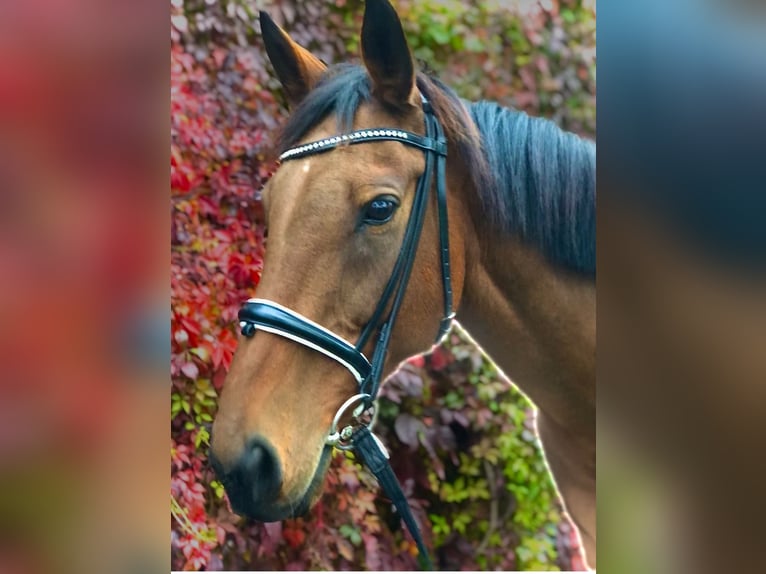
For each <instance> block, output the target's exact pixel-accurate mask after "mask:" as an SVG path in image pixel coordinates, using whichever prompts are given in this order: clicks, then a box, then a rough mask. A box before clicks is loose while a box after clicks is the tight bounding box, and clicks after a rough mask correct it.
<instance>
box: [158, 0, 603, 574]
mask: <svg viewBox="0 0 766 574" xmlns="http://www.w3.org/2000/svg"><path fill="white" fill-rule="evenodd" d="M172 5H173V9H172V16H171V23H172V27H171V40H172V45H171V106H172V115H171V133H172V142H171V204H172V236H171V241H172V263H171V270H172V271H171V287H172V363H171V369H172V375H173V386H172V398H171V417H172V423H171V424H172V452H171V455H172V456H171V460H172V476H171V491H172V498H171V505H172V516H173V521H172V566H173V568H175V569H187V570H200V569H221V568H224V569H231V570H238V569H245V570H249V569H253V570H262V569H269V570H281V569H298V570H304V569H329V570H347V569H371V570H381V569H382V570H392V569H398V570H401V569H415V568H417V562H416V559H415V556H414V554H415V553H416V550H415V547H414V544H413V542H412V541H411V539H410V538H409V535H407V534H405V532H404V531H403V528H402V526H401V524H400V522H399V520H398V518H397V517H396V516H395V515H394V514H393V513H392V509H391V507H390V503H389V502H388V501H387V499H386V497H385V496H382V495H378V487H377V485H376V484H375V480H374V479H373V478H372V476H371V475H370V474H369V472H367V471H366V470H362V469H361V468H360V467H359V465H358V464H356V463H355V462H354V460H353V458H344V457H343V456H342V455H339V456H337V457H336V459H335V460H334V463H333V465H332V468H331V470H330V473H329V476H328V479H327V483H326V488H325V495H324V497H323V498H322V500H321V501H320V502H319V504H318V505H317V506H316V507H315V508H314V509H313V510H312V511H311V512H310V513H309V514H308V515H307V516H306V517H304V518H301V519H296V520H286V521H284V522H282V523H276V524H268V525H264V524H258V523H254V522H248V521H246V520H244V519H241V518H239V517H238V516H236V515H233V514H232V513H231V512H230V510H229V508H228V504H227V502H226V500H225V498H224V494H223V489H222V487H221V485H220V484H219V483H217V482H216V481H215V477H214V475H213V473H212V471H211V469H210V468H209V466H208V463H207V449H208V441H209V438H210V435H209V429H210V422H211V420H212V417H213V416H214V415H215V410H216V398H217V394H218V392H219V391H220V389H221V384H222V381H223V378H224V374H225V373H226V370H227V368H228V366H229V363H230V361H231V356H232V353H233V352H234V349H235V346H236V336H235V328H236V320H235V319H236V313H237V311H238V309H239V306H240V305H241V303H242V302H243V301H245V300H246V299H247V298H249V297H251V296H253V294H254V292H255V290H256V288H257V285H258V278H259V274H260V271H261V266H262V258H263V249H264V237H263V235H264V228H263V220H262V213H261V205H260V196H259V190H260V188H261V186H262V185H263V184H264V182H265V181H266V179H267V178H268V177H269V175H270V173H271V171H272V170H273V169H275V162H274V160H275V154H274V151H273V150H272V149H271V144H272V142H273V141H274V140H275V134H276V129H277V128H278V126H279V125H280V124H281V123H282V122H283V121H284V119H285V118H286V116H287V113H288V111H287V109H286V106H285V102H284V100H283V96H282V93H281V89H280V86H279V83H278V81H277V80H276V77H275V76H274V74H273V73H272V72H271V67H270V64H268V63H267V59H266V54H265V50H264V49H263V46H262V43H261V39H260V28H259V24H258V20H257V11H258V10H259V9H265V10H267V11H268V12H269V14H270V15H271V16H272V17H273V18H274V19H275V20H276V21H277V23H279V24H280V25H281V26H282V27H284V28H285V29H286V30H287V31H288V32H289V33H290V34H291V36H292V38H293V39H294V40H296V41H297V42H299V43H300V44H301V45H303V46H304V47H307V48H308V49H310V50H311V51H312V52H313V53H314V54H315V55H317V56H318V57H320V58H321V59H323V60H324V61H325V62H327V63H337V62H345V61H357V62H358V61H359V55H360V49H359V32H360V30H361V23H362V15H363V12H364V3H363V2H361V1H359V0H336V1H334V2H327V1H325V0H309V1H302V2H297V1H293V0H285V1H275V2H255V1H247V0H246V1H240V2H229V3H219V2H206V1H203V0H183V1H181V0H174V1H173V2H172ZM395 6H396V9H397V11H398V13H399V15H400V17H401V19H402V22H403V25H404V28H405V32H406V34H407V37H408V40H409V43H410V47H411V49H412V51H413V53H414V56H415V58H416V59H417V60H418V61H419V63H420V67H421V69H424V70H428V71H430V72H431V73H434V74H436V75H437V76H438V77H439V78H441V79H442V80H443V81H445V82H446V83H447V84H448V85H450V86H452V87H453V88H454V89H455V90H456V91H457V93H458V94H459V95H460V96H462V97H464V98H467V99H471V100H479V99H490V100H494V101H498V102H500V103H502V104H504V105H508V106H514V107H516V108H519V109H522V110H525V111H527V112H528V113H530V114H533V115H538V116H539V115H542V116H546V117H550V118H552V119H554V120H555V121H556V122H557V123H558V124H559V125H561V126H562V127H564V128H566V129H568V130H572V131H575V132H577V133H579V134H582V135H585V136H589V137H591V138H592V137H594V136H595V112H596V108H595V87H596V86H595V71H596V62H595V55H596V53H595V11H594V6H593V4H592V3H588V2H580V1H572V2H564V1H562V2H559V1H554V2H547V3H538V2H477V1H475V2H459V1H423V0H418V1H414V0H402V1H398V2H395ZM379 413H380V416H379V420H378V423H377V429H378V432H379V434H380V435H381V436H382V438H383V441H384V443H385V444H386V445H387V447H388V449H389V451H390V452H391V459H392V463H393V465H394V467H395V470H396V472H397V475H398V476H399V478H400V480H401V481H402V483H403V485H404V488H405V491H406V492H407V495H408V498H409V500H410V502H411V504H412V506H413V507H414V509H415V511H416V513H417V515H418V518H419V520H420V521H421V524H422V525H423V530H424V532H425V536H426V538H427V543H428V544H429V546H431V547H432V548H433V549H434V552H435V555H436V556H437V557H438V561H439V563H440V565H441V567H442V568H446V569H451V570H463V569H469V570H477V569H478V570H485V569H490V570H495V569H501V570H517V569H518V570H558V569H563V570H579V569H582V567H583V563H582V559H581V557H580V551H579V543H578V540H577V537H576V535H575V534H574V532H573V528H572V526H571V525H570V523H569V521H568V519H566V518H565V516H564V515H563V513H562V509H561V506H560V504H559V502H558V497H557V494H556V492H555V489H554V486H553V484H552V482H551V479H550V477H549V475H548V472H547V469H546V467H545V464H544V461H543V459H542V456H541V453H540V448H539V444H538V441H537V438H536V436H535V434H534V428H533V424H534V421H533V416H534V411H533V409H532V407H531V405H530V404H529V403H528V402H527V400H526V399H525V398H524V397H523V396H521V395H520V394H519V393H518V392H517V391H516V390H515V389H514V388H512V387H510V386H509V385H508V383H507V382H505V381H504V379H502V378H501V375H499V374H498V373H497V371H496V370H495V368H494V367H493V365H492V364H491V363H490V362H489V361H488V360H487V358H486V357H485V356H483V355H482V353H481V352H480V350H479V349H477V348H476V347H475V346H474V345H473V344H472V342H471V341H470V339H469V338H468V337H467V336H466V335H465V334H464V333H462V332H461V330H460V329H459V328H456V329H455V330H454V331H453V333H452V335H451V336H450V337H448V338H447V340H446V341H445V343H444V344H443V345H442V346H441V347H440V348H438V349H437V350H436V351H434V352H433V354H431V355H429V356H428V357H426V358H419V359H416V360H413V361H411V362H410V363H409V364H408V365H406V366H405V367H404V368H403V369H402V370H401V371H400V372H399V373H398V374H397V375H396V376H394V378H393V380H390V381H389V382H388V383H387V385H386V386H385V387H384V390H383V392H382V397H381V399H380V407H379Z"/></svg>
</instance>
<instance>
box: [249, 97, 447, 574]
mask: <svg viewBox="0 0 766 574" xmlns="http://www.w3.org/2000/svg"><path fill="white" fill-rule="evenodd" d="M421 98H422V105H423V112H424V115H425V127H426V134H425V136H421V135H418V134H415V133H412V132H408V131H405V130H400V129H395V128H377V129H366V130H356V131H353V132H350V133H347V134H342V135H338V136H334V137H330V138H325V139H322V140H318V141H314V142H310V143H306V144H303V145H301V146H298V147H294V148H291V149H288V150H287V151H285V152H284V153H283V154H282V155H281V156H280V158H279V159H280V160H281V161H287V160H291V159H298V158H301V157H305V156H309V155H314V154H317V153H322V152H325V151H330V150H332V149H335V148H336V147H339V146H345V145H352V144H359V143H370V142H376V141H384V140H393V141H399V142H402V143H403V144H405V145H409V146H414V147H417V148H419V149H421V150H423V151H424V153H425V160H426V165H425V170H424V171H423V174H422V175H421V176H420V178H419V179H418V183H417V188H416V190H415V197H414V199H413V202H412V210H411V212H410V216H409V219H408V221H407V227H406V229H405V232H404V239H403V240H402V246H401V249H400V251H399V256H398V257H397V259H396V263H395V264H394V268H393V271H392V272H391V276H390V277H389V279H388V282H387V284H386V287H385V289H384V290H383V294H382V295H381V297H380V299H379V300H378V304H377V306H376V307H375V310H374V311H373V313H372V315H371V317H370V320H369V321H368V322H367V324H366V325H365V327H364V328H363V330H362V333H361V335H360V336H359V339H358V340H357V341H356V343H355V344H352V343H350V342H348V341H346V340H345V339H343V338H342V337H340V336H339V335H337V334H335V333H333V332H332V331H330V330H329V329H326V328H325V327H323V326H321V325H319V324H317V323H315V322H314V321H312V320H311V319H309V318H307V317H305V316H303V315H301V314H300V313H298V312H296V311H293V310H292V309H288V308H287V307H283V306H282V305H280V304H278V303H275V302H274V301H270V300H268V299H250V300H249V301H247V302H246V303H245V304H244V305H243V307H242V308H241V309H240V311H239V321H240V327H241V329H242V334H243V335H245V336H246V337H252V336H253V335H254V334H255V331H256V330H261V331H266V332H269V333H272V334H275V335H279V336H281V337H285V338H287V339H290V340H292V341H294V342H296V343H299V344H301V345H303V346H305V347H309V348H310V349H313V350H314V351H317V352H319V353H322V354H323V355H326V356H327V357H329V358H331V359H333V360H335V361H337V362H338V363H340V364H341V365H343V366H344V367H345V368H346V369H347V370H348V371H349V372H350V373H351V374H352V375H353V376H354V379H356V381H357V383H358V384H359V392H358V394H356V395H354V396H352V397H351V398H350V399H348V400H347V401H346V402H345V403H344V404H343V405H342V406H341V407H340V409H339V410H338V412H337V414H336V415H335V417H334V420H333V423H332V427H331V429H330V430H329V433H328V437H327V444H328V445H331V446H334V447H336V448H340V449H343V450H350V449H353V450H355V451H356V452H357V454H358V455H359V456H360V458H361V459H362V461H363V462H364V463H365V464H366V465H367V466H368V467H369V468H370V470H371V471H372V472H373V474H375V476H376V477H377V479H378V481H379V482H380V484H381V486H382V487H383V488H384V490H385V491H386V493H387V494H388V495H389V497H390V498H391V499H392V502H393V503H394V504H395V506H396V508H397V510H398V511H399V513H400V514H401V515H402V518H403V519H404V521H405V523H406V524H407V527H408V528H409V529H410V532H411V533H412V535H413V538H414V539H415V542H416V543H417V545H418V550H419V552H420V556H421V557H422V559H423V561H424V565H425V566H426V567H428V568H429V569H431V567H432V565H431V562H430V559H429V557H428V552H427V550H426V548H425V545H424V544H423V541H422V539H421V535H420V531H419V529H418V527H417V524H416V522H415V520H414V517H413V516H412V513H411V511H410V508H409V506H408V504H407V501H406V499H405V497H404V494H403V493H402V490H401V487H400V486H399V483H398V482H397V480H396V477H395V476H394V473H393V471H392V470H391V466H390V465H389V463H388V452H387V451H386V449H385V447H384V446H383V444H382V443H381V442H380V440H379V439H378V437H376V436H375V435H374V434H373V433H372V431H371V430H370V426H371V425H372V421H373V418H374V400H375V397H376V396H377V393H378V390H379V388H380V383H381V377H382V370H383V365H384V363H385V359H386V354H387V351H388V345H389V342H390V340H391V333H392V330H393V327H394V323H395V321H396V317H397V315H398V313H399V309H400V308H401V305H402V300H403V299H404V294H405V291H406V290H407V283H408V282H409V278H410V274H411V272H412V267H413V263H414V261H415V254H416V253H417V247H418V243H419V241H420V235H421V231H422V229H423V221H424V219H425V213H426V208H427V206H428V193H429V190H430V189H431V187H432V181H433V179H434V173H435V174H436V205H437V215H438V220H439V243H440V246H439V251H440V259H441V270H442V287H443V294H444V317H443V319H442V321H441V323H440V325H439V329H438V334H437V336H436V341H437V342H438V341H439V340H440V339H441V338H442V337H443V336H444V334H445V333H446V332H447V330H448V329H449V326H450V324H451V322H452V319H453V318H454V316H455V313H454V311H453V308H452V281H451V272H450V256H449V228H448V221H447V191H446V183H445V162H446V157H447V142H446V139H445V137H444V132H443V130H442V127H441V124H440V123H439V120H438V119H437V118H436V115H435V114H434V111H433V108H432V107H431V104H430V102H429V101H428V100H427V99H426V98H425V97H424V96H421ZM387 309H390V310H389V311H388V314H387V315H386V310H387ZM373 335H376V338H377V340H376V343H375V347H374V350H373V352H372V359H368V358H367V357H366V356H365V355H364V353H363V352H362V350H363V349H364V348H365V346H367V343H368V342H369V341H370V338H371V337H372V336H373ZM353 406H355V407H356V408H355V409H354V410H353V411H352V415H353V420H354V422H353V424H351V425H348V426H346V427H344V428H343V429H342V430H340V431H339V430H338V425H339V424H340V420H341V419H342V418H343V416H344V415H345V413H346V411H347V410H348V409H350V408H351V407H353Z"/></svg>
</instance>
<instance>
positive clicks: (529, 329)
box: [457, 188, 596, 432]
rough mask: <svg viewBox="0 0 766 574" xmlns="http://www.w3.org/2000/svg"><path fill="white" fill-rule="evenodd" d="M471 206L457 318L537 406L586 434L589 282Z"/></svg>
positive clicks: (591, 365) (590, 376) (590, 413)
mask: <svg viewBox="0 0 766 574" xmlns="http://www.w3.org/2000/svg"><path fill="white" fill-rule="evenodd" d="M463 189H466V188H463ZM467 193H470V192H468V190H466V195H467ZM470 211H471V209H470V207H469V206H468V205H467V201H466V205H464V206H463V207H462V209H461V213H462V214H464V217H463V220H462V222H461V226H462V228H463V231H464V233H465V235H464V236H463V238H464V242H463V249H464V253H465V279H464V284H463V289H462V297H461V302H460V307H459V312H458V315H457V319H458V321H459V322H460V323H461V324H462V325H463V326H464V327H465V328H466V329H467V330H468V332H469V333H470V334H471V336H472V337H473V338H474V339H475V340H476V341H477V342H478V343H479V344H480V345H481V346H482V347H483V349H484V350H485V351H486V352H487V353H488V354H489V355H490V357H491V358H492V359H493V361H494V362H495V363H496V364H497V365H498V366H499V367H500V368H501V369H502V370H503V372H504V373H505V374H506V375H507V376H508V378H509V379H510V380H511V381H513V382H514V383H515V384H517V385H518V386H519V388H521V390H522V391H524V392H525V393H526V394H527V395H528V396H529V397H530V398H531V399H532V400H533V401H534V402H535V404H536V406H537V407H538V408H539V409H540V410H541V411H543V412H544V413H545V414H546V415H548V416H549V417H551V418H552V419H554V420H556V421H558V422H559V424H561V425H562V426H564V427H565V428H569V429H572V430H573V432H577V430H576V429H583V432H590V431H591V429H592V428H594V424H595V344H596V322H595V320H596V313H595V311H596V295H595V282H594V281H593V279H592V278H588V277H585V276H582V275H580V274H576V273H569V272H566V271H564V270H562V269H560V268H558V267H555V266H554V265H553V264H551V263H550V262H549V261H548V260H547V259H546V258H545V257H544V256H543V255H542V254H541V253H540V251H539V250H538V249H537V248H534V247H532V246H530V245H529V244H528V243H526V242H524V241H522V240H520V239H518V238H515V237H513V236H512V235H510V234H508V233H505V232H490V231H489V230H488V229H487V226H486V225H483V224H482V223H481V222H480V221H477V219H478V218H476V217H471V216H469V215H468V214H469V213H470Z"/></svg>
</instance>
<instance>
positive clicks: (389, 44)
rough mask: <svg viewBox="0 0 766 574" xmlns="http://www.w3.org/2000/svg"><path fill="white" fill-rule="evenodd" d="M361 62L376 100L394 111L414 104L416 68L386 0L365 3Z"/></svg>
mask: <svg viewBox="0 0 766 574" xmlns="http://www.w3.org/2000/svg"><path fill="white" fill-rule="evenodd" d="M362 59H363V60H364V65H365V67H366V68H367V72H368V73H369V74H370V78H372V89H373V94H374V95H375V97H376V98H378V99H379V100H380V101H382V102H383V103H384V104H387V105H389V106H392V107H396V108H406V107H409V106H410V105H411V104H415V103H416V99H415V67H414V64H413V61H412V54H411V53H410V48H409V46H408V45H407V38H405V36H404V30H403V29H402V23H401V22H400V21H399V16H398V15H397V14H396V10H394V7H393V6H391V4H390V3H389V2H388V0H367V2H366V3H365V9H364V22H363V24H362Z"/></svg>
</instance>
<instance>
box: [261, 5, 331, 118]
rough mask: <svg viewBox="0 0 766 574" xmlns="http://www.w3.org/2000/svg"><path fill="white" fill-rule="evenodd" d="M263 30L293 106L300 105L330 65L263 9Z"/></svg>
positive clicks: (274, 63)
mask: <svg viewBox="0 0 766 574" xmlns="http://www.w3.org/2000/svg"><path fill="white" fill-rule="evenodd" d="M260 21H261V34H262V35H263V43H264V45H265V47H266V54H268V56H269V60H271V65H272V66H274V71H275V72H276V73H277V77H278V78H279V81H280V82H281V83H282V87H283V88H284V90H285V94H286V95H287V100H288V102H289V104H290V106H292V107H294V106H297V105H298V104H299V103H301V101H302V100H303V98H305V97H306V94H308V93H309V92H310V91H311V90H312V89H313V88H314V86H315V85H316V83H317V82H318V81H319V79H320V78H321V77H322V74H323V73H324V71H325V70H326V69H327V67H326V66H325V65H324V64H323V63H322V62H321V61H320V60H319V58H317V57H315V56H314V55H313V54H311V52H309V51H308V50H306V49H305V48H303V47H301V46H299V45H298V44H297V43H296V42H294V41H293V40H292V38H290V36H289V35H288V34H287V32H285V31H284V30H283V29H282V28H280V27H279V26H277V24H276V23H275V22H274V20H272V19H271V17H270V16H269V15H268V14H267V13H266V12H264V11H261V12H260Z"/></svg>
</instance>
